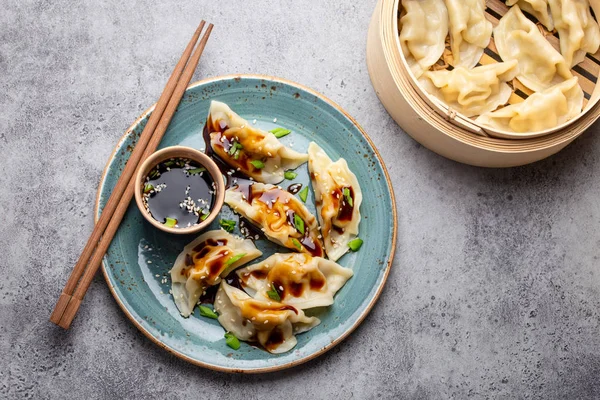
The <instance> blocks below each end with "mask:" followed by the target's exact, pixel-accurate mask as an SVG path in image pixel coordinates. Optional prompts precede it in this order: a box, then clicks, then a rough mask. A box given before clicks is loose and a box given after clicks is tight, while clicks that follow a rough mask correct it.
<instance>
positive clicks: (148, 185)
mask: <svg viewBox="0 0 600 400" xmlns="http://www.w3.org/2000/svg"><path fill="white" fill-rule="evenodd" d="M153 190H154V186H152V185H151V184H149V183H146V186H144V193H150V192H151V191H153Z"/></svg>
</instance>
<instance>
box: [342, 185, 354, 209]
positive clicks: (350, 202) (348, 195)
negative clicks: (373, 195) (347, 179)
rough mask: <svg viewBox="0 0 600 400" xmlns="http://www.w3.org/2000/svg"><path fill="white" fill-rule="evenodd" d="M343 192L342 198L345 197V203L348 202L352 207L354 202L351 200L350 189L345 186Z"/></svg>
mask: <svg viewBox="0 0 600 400" xmlns="http://www.w3.org/2000/svg"><path fill="white" fill-rule="evenodd" d="M343 192H344V198H346V203H348V204H349V205H350V207H354V204H353V201H352V196H350V189H348V188H347V187H345V188H344V190H343Z"/></svg>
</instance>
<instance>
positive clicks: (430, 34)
mask: <svg viewBox="0 0 600 400" xmlns="http://www.w3.org/2000/svg"><path fill="white" fill-rule="evenodd" d="M402 6H403V7H404V12H403V15H402V17H401V18H400V26H401V28H400V45H401V46H402V52H403V53H404V57H405V58H406V61H407V62H408V66H409V67H410V69H411V71H412V72H413V74H414V75H415V77H416V78H418V77H419V76H421V74H422V73H423V72H424V71H427V70H428V69H429V68H430V67H431V66H432V65H433V64H435V63H436V62H437V60H439V59H440V57H441V56H442V54H443V53H444V48H445V43H446V36H447V35H448V10H447V9H446V5H445V4H444V0H403V1H402Z"/></svg>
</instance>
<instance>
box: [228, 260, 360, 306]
mask: <svg viewBox="0 0 600 400" xmlns="http://www.w3.org/2000/svg"><path fill="white" fill-rule="evenodd" d="M236 274H237V275H238V277H239V278H240V282H241V284H242V287H243V288H244V290H246V292H248V293H249V294H250V295H251V296H252V297H253V298H255V299H259V300H265V301H269V300H270V299H271V298H272V296H273V295H272V296H269V292H271V293H273V292H272V291H273V290H274V291H276V292H277V296H279V298H280V300H279V301H280V302H281V303H283V304H289V305H292V306H294V307H296V308H300V309H302V310H305V309H307V308H313V307H325V306H329V305H331V304H333V296H335V294H336V293H337V291H338V290H340V289H341V288H342V286H344V284H345V283H346V281H347V280H348V279H350V277H352V274H353V273H352V270H351V269H349V268H344V267H341V266H340V265H338V264H336V263H335V262H333V261H330V260H326V259H324V258H320V257H311V256H310V255H308V254H298V253H288V254H273V255H272V256H271V257H269V258H267V259H266V260H263V261H261V262H259V263H258V264H254V265H250V266H248V267H245V268H242V269H240V270H238V271H236Z"/></svg>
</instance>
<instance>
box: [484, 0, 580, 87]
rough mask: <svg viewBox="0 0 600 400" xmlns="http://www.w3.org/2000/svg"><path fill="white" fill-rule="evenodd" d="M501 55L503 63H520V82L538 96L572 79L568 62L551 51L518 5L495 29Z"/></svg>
mask: <svg viewBox="0 0 600 400" xmlns="http://www.w3.org/2000/svg"><path fill="white" fill-rule="evenodd" d="M494 40H495V42H496V48H497V49H498V54H499V55H500V57H502V60H504V61H507V62H508V61H513V60H517V61H518V63H519V66H518V68H519V72H518V74H517V79H519V81H521V83H523V85H525V86H527V87H528V88H529V89H531V90H533V91H536V92H539V91H541V90H544V89H547V88H549V87H551V86H553V85H556V84H557V83H561V82H564V81H565V80H567V79H570V78H572V77H573V75H572V74H571V71H570V69H569V65H568V64H567V62H566V61H565V58H564V57H563V56H562V55H561V54H560V53H559V52H558V51H556V50H555V49H554V47H552V45H551V44H550V42H548V41H547V40H546V39H545V38H544V36H543V35H542V33H541V32H540V31H539V29H538V28H537V26H536V25H535V24H534V23H533V22H531V21H530V20H529V19H527V17H525V15H523V12H521V9H520V8H519V6H518V5H516V6H513V7H511V9H510V10H509V11H508V12H507V13H506V14H505V15H504V16H503V17H502V18H501V19H500V22H499V23H498V26H496V28H495V29H494Z"/></svg>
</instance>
